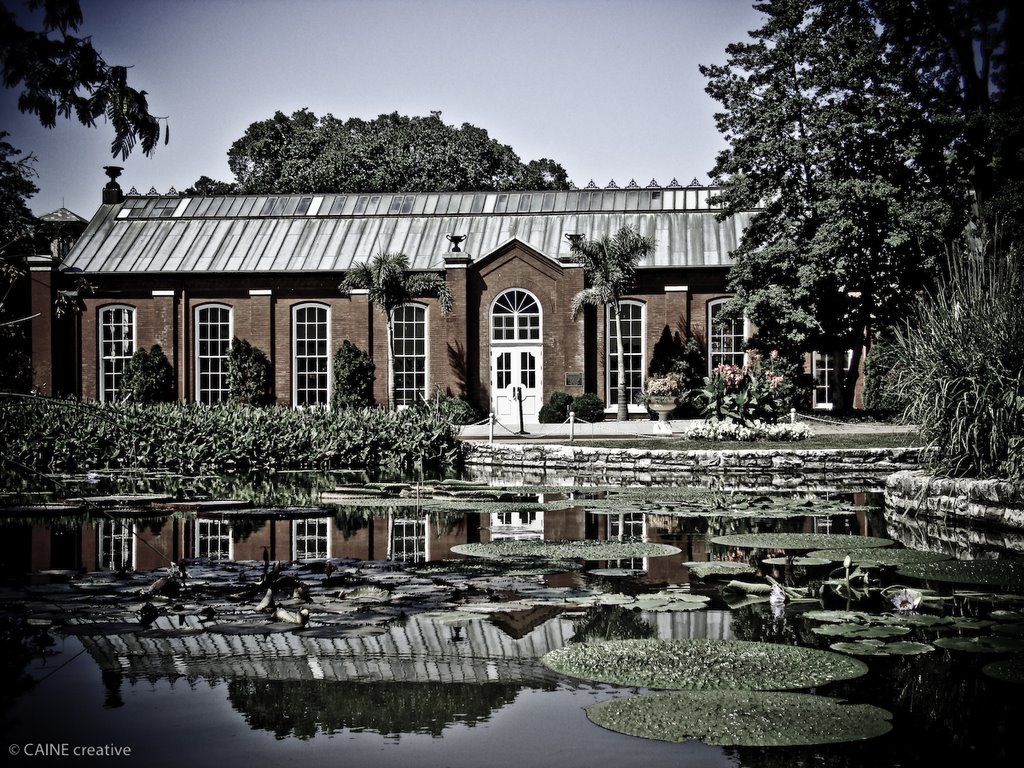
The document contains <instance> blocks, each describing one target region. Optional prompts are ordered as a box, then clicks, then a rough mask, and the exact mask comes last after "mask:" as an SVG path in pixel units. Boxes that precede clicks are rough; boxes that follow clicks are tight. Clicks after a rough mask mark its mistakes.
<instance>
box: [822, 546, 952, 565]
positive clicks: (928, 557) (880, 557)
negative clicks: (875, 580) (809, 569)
mask: <svg viewBox="0 0 1024 768" xmlns="http://www.w3.org/2000/svg"><path fill="white" fill-rule="evenodd" d="M807 556H808V557H821V558H824V559H827V560H830V561H831V562H834V563H841V562H843V560H845V559H846V558H847V557H849V558H850V560H851V561H852V562H854V563H859V564H860V565H904V564H909V563H939V562H943V561H945V560H950V559H951V557H950V556H949V555H947V554H944V553H942V552H921V551H920V550H917V549H895V548H891V547H854V548H852V549H818V550H815V551H813V552H808V553H807Z"/></svg>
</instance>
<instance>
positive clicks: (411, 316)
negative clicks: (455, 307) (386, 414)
mask: <svg viewBox="0 0 1024 768" xmlns="http://www.w3.org/2000/svg"><path fill="white" fill-rule="evenodd" d="M394 329H395V338H394V350H395V404H396V405H412V404H413V403H417V402H420V401H421V400H426V399H427V310H426V308H425V307H422V306H419V305H418V304H405V305H403V306H401V307H398V308H397V309H396V310H395V315H394Z"/></svg>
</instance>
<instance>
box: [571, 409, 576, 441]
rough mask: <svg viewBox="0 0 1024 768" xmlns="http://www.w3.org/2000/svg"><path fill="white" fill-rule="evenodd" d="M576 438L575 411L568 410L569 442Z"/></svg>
mask: <svg viewBox="0 0 1024 768" xmlns="http://www.w3.org/2000/svg"><path fill="white" fill-rule="evenodd" d="M575 439H576V411H569V442H570V443H571V442H572V441H573V440H575Z"/></svg>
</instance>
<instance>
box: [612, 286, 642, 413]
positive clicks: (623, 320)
mask: <svg viewBox="0 0 1024 768" xmlns="http://www.w3.org/2000/svg"><path fill="white" fill-rule="evenodd" d="M619 311H620V315H619V323H620V324H621V326H622V350H623V352H624V357H625V360H624V361H623V375H624V376H625V379H626V402H627V403H628V404H630V405H633V404H634V403H638V402H640V396H641V395H642V394H643V389H644V305H643V304H641V303H640V302H638V301H623V302H622V303H620V304H619ZM605 327H606V328H607V329H608V343H607V344H606V345H605V349H607V350H608V360H607V365H606V367H605V370H606V371H607V372H608V375H607V379H608V397H607V398H606V400H607V402H608V405H610V406H615V405H618V403H619V363H618V349H619V342H618V340H617V339H616V338H615V319H614V318H613V317H612V311H611V308H610V307H609V308H608V309H607V310H606V312H605Z"/></svg>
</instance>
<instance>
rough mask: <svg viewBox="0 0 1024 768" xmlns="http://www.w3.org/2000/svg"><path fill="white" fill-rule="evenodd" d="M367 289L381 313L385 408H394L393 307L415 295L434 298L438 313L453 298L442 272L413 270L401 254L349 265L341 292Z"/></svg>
mask: <svg viewBox="0 0 1024 768" xmlns="http://www.w3.org/2000/svg"><path fill="white" fill-rule="evenodd" d="M360 289H362V290H366V291H368V296H367V298H368V299H369V301H370V303H371V304H373V305H374V306H376V307H377V308H378V309H380V311H381V312H383V313H384V318H385V321H386V323H387V336H388V339H387V342H388V407H389V408H394V407H395V310H396V309H398V308H399V307H400V306H402V305H403V304H406V303H408V302H409V301H412V300H413V299H415V298H418V297H424V296H433V297H435V298H437V301H438V304H439V306H440V307H441V313H442V314H444V315H447V314H448V313H450V312H451V311H452V306H453V302H454V299H453V297H452V293H451V291H450V290H449V289H448V283H446V282H445V280H444V277H443V276H442V275H439V274H437V273H436V272H414V271H412V270H411V269H409V257H408V256H406V255H405V254H404V253H378V254H377V255H376V256H374V257H373V258H372V259H370V261H369V262H363V263H361V264H357V265H355V266H353V267H352V268H351V269H350V270H349V271H348V272H346V273H345V277H344V279H343V280H342V281H341V284H340V285H339V286H338V290H340V291H341V292H342V294H348V293H351V292H352V291H355V290H360Z"/></svg>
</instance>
